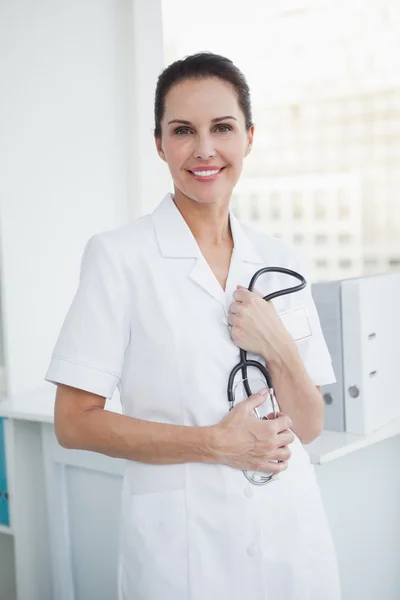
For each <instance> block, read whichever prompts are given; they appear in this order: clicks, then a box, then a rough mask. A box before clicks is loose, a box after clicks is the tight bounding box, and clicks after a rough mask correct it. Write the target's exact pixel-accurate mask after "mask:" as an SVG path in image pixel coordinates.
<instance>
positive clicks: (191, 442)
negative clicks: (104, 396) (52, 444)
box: [58, 408, 215, 464]
mask: <svg viewBox="0 0 400 600" xmlns="http://www.w3.org/2000/svg"><path fill="white" fill-rule="evenodd" d="M58 437H59V436H58ZM59 441H60V443H61V444H62V445H63V446H65V447H68V448H75V449H79V450H90V451H93V452H100V453H101V454H106V455H107V456H112V457H115V458H123V459H128V460H135V461H139V462H145V463H152V464H174V463H175V464H176V463H184V462H215V452H214V450H213V430H212V428H211V427H189V426H184V425H170V424H165V423H155V422H150V421H144V420H141V419H135V418H132V417H128V416H126V415H120V414H117V413H114V412H111V411H108V410H104V409H103V408H92V409H90V410H87V411H84V412H83V413H82V414H81V415H80V417H79V419H78V420H77V421H76V422H75V423H73V424H71V425H70V426H69V433H68V435H67V436H65V435H64V436H63V439H59Z"/></svg>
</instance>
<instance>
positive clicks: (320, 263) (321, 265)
mask: <svg viewBox="0 0 400 600" xmlns="http://www.w3.org/2000/svg"><path fill="white" fill-rule="evenodd" d="M315 266H316V267H317V269H326V268H327V266H328V261H327V259H326V258H318V259H317V260H316V261H315Z"/></svg>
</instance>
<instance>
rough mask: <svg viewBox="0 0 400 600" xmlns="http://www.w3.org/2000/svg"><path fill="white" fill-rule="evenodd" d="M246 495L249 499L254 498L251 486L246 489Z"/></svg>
mask: <svg viewBox="0 0 400 600" xmlns="http://www.w3.org/2000/svg"><path fill="white" fill-rule="evenodd" d="M244 495H245V496H247V497H248V498H252V497H253V490H252V488H251V487H250V486H249V485H248V486H247V487H245V488H244Z"/></svg>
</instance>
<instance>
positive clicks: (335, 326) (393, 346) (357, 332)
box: [311, 273, 400, 435]
mask: <svg viewBox="0 0 400 600" xmlns="http://www.w3.org/2000/svg"><path fill="white" fill-rule="evenodd" d="M311 291H312V294H313V297H314V301H315V304H316V307H317V310H318V314H319V317H320V321H321V327H322V331H323V333H324V337H325V340H326V343H327V346H328V349H329V352H330V354H331V359H332V366H333V369H334V371H335V375H336V379H337V383H336V384H332V385H326V386H322V389H321V391H322V393H323V396H324V401H325V420H324V428H325V429H331V430H334V431H347V432H349V433H354V434H357V435H368V434H370V433H373V432H374V431H376V430H378V429H380V428H381V427H383V426H385V425H387V424H388V423H390V422H391V421H393V420H394V419H398V418H399V417H400V402H399V401H398V371H399V358H398V357H399V349H398V348H399V343H400V310H399V307H400V273H381V274H377V275H370V276H363V277H355V278H349V279H343V280H338V281H333V282H321V283H316V284H313V285H312V288H311Z"/></svg>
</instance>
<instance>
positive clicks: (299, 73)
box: [163, 0, 400, 281]
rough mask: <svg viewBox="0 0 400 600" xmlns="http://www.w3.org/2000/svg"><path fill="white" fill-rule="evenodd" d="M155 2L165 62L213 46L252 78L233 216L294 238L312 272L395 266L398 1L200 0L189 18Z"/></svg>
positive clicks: (398, 236)
mask: <svg viewBox="0 0 400 600" xmlns="http://www.w3.org/2000/svg"><path fill="white" fill-rule="evenodd" d="M163 8H164V36H165V62H166V64H167V63H170V62H172V61H173V60H175V59H177V58H181V57H182V56H184V55H186V54H190V53H192V52H197V51H200V50H211V51H213V52H217V53H221V54H225V55H226V56H228V57H230V58H232V60H233V61H234V62H235V63H236V64H237V65H238V66H239V68H241V69H242V70H243V72H244V73H245V75H246V77H247V79H248V82H249V85H250V88H251V92H252V98H253V117H254V121H255V124H256V136H255V142H254V146H253V149H252V152H251V154H250V155H249V157H248V158H247V159H246V160H245V167H244V171H243V174H242V179H241V180H240V182H239V184H238V186H237V187H236V188H235V191H234V197H233V198H232V207H233V210H234V212H235V213H236V214H237V215H238V217H239V218H241V219H242V220H244V221H246V222H248V223H250V224H252V225H253V226H255V227H257V228H259V229H260V230H262V231H264V232H266V233H269V234H270V235H274V234H277V233H279V235H280V237H281V238H282V239H284V240H287V241H289V242H290V243H294V244H296V245H299V246H301V250H302V252H305V254H306V258H307V260H308V262H309V265H310V278H311V279H312V280H314V281H315V280H324V279H335V278H344V277H352V276H358V275H362V274H372V273H377V272H383V271H394V270H400V209H399V208H398V207H399V203H400V169H399V163H400V2H398V0H370V1H369V2H358V0H347V2H346V3H338V2H336V0H325V1H324V2H311V1H310V0H285V2H279V3H278V2H275V1H272V0H265V1H264V2H259V3H254V4H253V9H252V10H249V11H244V10H243V4H242V3H240V2H234V1H232V0H231V1H228V0H219V2H218V3H215V2H211V0H204V2H203V4H202V10H201V11H198V13H197V14H196V27H195V28H193V27H191V26H190V18H189V8H188V7H187V3H185V2H184V1H183V0H164V3H163ZM210 14H212V15H213V18H212V19H210V18H209V15H210ZM252 196H257V203H256V206H254V205H253V204H252V203H251V200H250V198H251V197H252ZM324 236H328V238H327V239H326V242H325V241H324V240H325V237H324ZM322 253H323V256H322ZM316 256H318V264H317V263H316V259H315V257H316Z"/></svg>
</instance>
